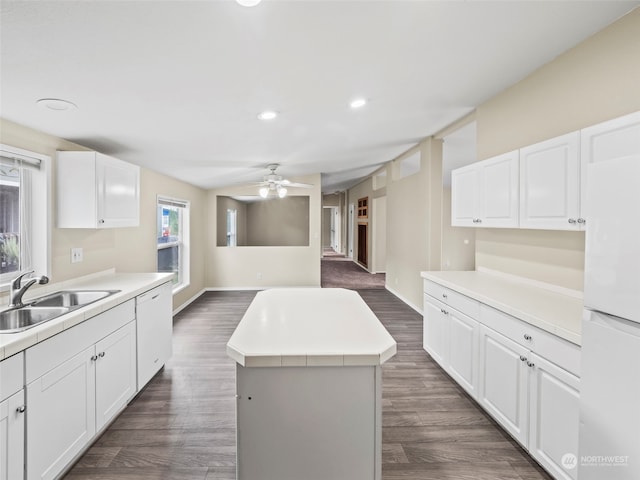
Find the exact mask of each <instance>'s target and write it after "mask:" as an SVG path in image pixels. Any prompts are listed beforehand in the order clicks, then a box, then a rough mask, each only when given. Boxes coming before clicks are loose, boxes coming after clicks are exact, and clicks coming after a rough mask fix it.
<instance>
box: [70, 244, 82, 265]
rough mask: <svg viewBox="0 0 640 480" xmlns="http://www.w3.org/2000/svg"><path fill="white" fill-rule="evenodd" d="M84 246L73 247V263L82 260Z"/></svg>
mask: <svg viewBox="0 0 640 480" xmlns="http://www.w3.org/2000/svg"><path fill="white" fill-rule="evenodd" d="M82 258H83V257H82V248H81V247H74V248H72V249H71V263H79V262H81V261H82Z"/></svg>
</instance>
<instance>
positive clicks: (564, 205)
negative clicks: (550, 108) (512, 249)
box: [520, 132, 584, 230]
mask: <svg viewBox="0 0 640 480" xmlns="http://www.w3.org/2000/svg"><path fill="white" fill-rule="evenodd" d="M579 138H580V137H579V132H573V133H570V134H567V135H562V136H560V137H556V138H553V139H551V140H547V141H544V142H541V143H537V144H535V145H531V146H528V147H525V148H523V149H521V150H520V184H521V188H520V227H521V228H540V229H553V230H579V229H580V228H582V225H583V224H584V219H583V218H582V217H581V215H580V155H579Z"/></svg>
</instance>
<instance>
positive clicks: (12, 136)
mask: <svg viewBox="0 0 640 480" xmlns="http://www.w3.org/2000/svg"><path fill="white" fill-rule="evenodd" d="M0 143H4V144H6V145H11V146H14V147H18V148H22V149H25V150H30V151H32V152H36V153H41V154H44V155H48V156H50V157H51V158H52V161H53V165H52V191H51V197H50V198H51V199H52V200H51V202H52V219H51V221H52V226H53V229H52V235H51V272H50V275H51V281H52V282H60V281H64V280H69V279H72V278H75V277H78V276H82V275H88V274H91V273H96V272H100V271H104V270H107V269H110V268H115V269H116V270H117V271H120V272H153V271H155V270H156V248H155V247H156V237H155V236H156V196H157V195H164V196H169V197H175V198H180V199H183V200H188V201H190V202H191V265H190V267H191V285H190V286H189V287H188V288H187V289H185V290H183V291H182V292H180V293H179V294H177V295H175V296H174V299H173V305H174V308H178V307H179V306H180V305H182V304H183V303H184V302H186V301H187V300H188V299H189V298H191V297H193V296H194V295H196V294H197V293H199V292H200V291H201V290H202V289H203V288H204V286H205V285H204V266H203V263H204V262H202V258H203V257H204V255H205V250H204V233H203V225H204V218H205V217H204V208H205V206H206V202H205V199H206V193H205V191H204V190H202V189H199V188H196V187H193V186H192V185H189V184H186V183H184V182H180V181H178V180H175V179H172V178H170V177H167V176H164V175H160V174H158V173H155V172H153V171H150V170H147V169H141V177H140V226H139V227H134V228H115V229H104V230H92V229H60V228H55V221H56V208H55V201H54V200H53V199H55V198H56V182H55V155H56V150H86V148H84V147H82V146H80V145H76V144H74V143H71V142H67V141H65V140H63V139H60V138H57V137H54V136H51V135H47V134H45V133H42V132H38V131H36V130H33V129H30V128H27V127H23V126H21V125H17V124H15V123H13V122H9V121H7V120H4V119H0ZM72 247H82V248H83V254H84V260H83V261H82V262H81V263H75V264H72V263H71V261H70V249H71V248H72Z"/></svg>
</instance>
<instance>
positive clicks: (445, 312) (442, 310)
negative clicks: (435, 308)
mask: <svg viewBox="0 0 640 480" xmlns="http://www.w3.org/2000/svg"><path fill="white" fill-rule="evenodd" d="M440 311H441V312H442V313H444V314H445V315H448V314H449V312H447V311H446V310H445V309H444V308H441V309H440Z"/></svg>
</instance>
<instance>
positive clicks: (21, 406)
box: [16, 405, 27, 413]
mask: <svg viewBox="0 0 640 480" xmlns="http://www.w3.org/2000/svg"><path fill="white" fill-rule="evenodd" d="M26 409H27V407H25V406H24V405H20V406H19V407H18V408H16V412H18V413H24V411H25V410H26Z"/></svg>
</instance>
